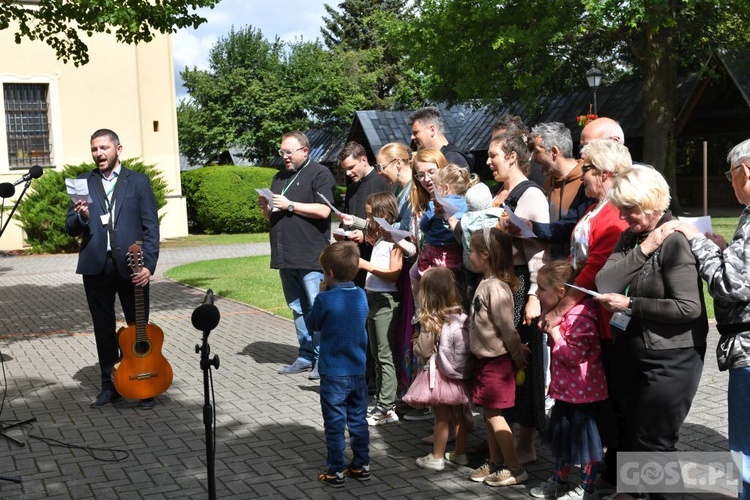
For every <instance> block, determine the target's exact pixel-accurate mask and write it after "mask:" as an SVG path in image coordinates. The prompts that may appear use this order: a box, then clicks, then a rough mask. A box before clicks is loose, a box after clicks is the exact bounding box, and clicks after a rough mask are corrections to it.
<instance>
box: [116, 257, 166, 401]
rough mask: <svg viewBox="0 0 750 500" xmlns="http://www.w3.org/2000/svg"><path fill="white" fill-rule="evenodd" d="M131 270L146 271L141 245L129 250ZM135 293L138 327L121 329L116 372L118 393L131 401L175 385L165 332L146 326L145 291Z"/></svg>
mask: <svg viewBox="0 0 750 500" xmlns="http://www.w3.org/2000/svg"><path fill="white" fill-rule="evenodd" d="M128 266H129V267H130V270H131V271H132V272H133V274H137V273H139V272H140V271H141V269H142V268H143V252H142V251H141V247H140V245H138V242H136V243H134V244H132V245H130V247H128ZM134 289H135V325H128V326H127V327H123V328H120V330H119V331H118V332H117V336H118V337H117V339H118V342H119V344H120V351H121V357H120V360H119V361H118V362H117V363H116V364H115V367H114V369H113V370H112V381H113V382H114V384H115V389H117V392H119V393H120V394H121V395H123V396H124V397H126V398H128V399H148V398H153V397H155V396H158V395H159V394H161V393H163V392H164V391H166V390H167V389H168V388H169V386H170V385H172V377H173V373H172V367H171V366H170V365H169V362H168V361H167V359H166V358H165V357H164V356H163V355H162V353H161V348H162V345H163V344H164V332H163V331H162V329H161V328H159V327H158V326H156V325H154V324H147V323H146V304H145V300H144V296H143V287H140V286H134Z"/></svg>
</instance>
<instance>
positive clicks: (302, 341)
mask: <svg viewBox="0 0 750 500" xmlns="http://www.w3.org/2000/svg"><path fill="white" fill-rule="evenodd" d="M309 152H310V142H309V141H308V139H307V136H306V135H305V134H303V133H302V132H299V131H294V132H288V133H286V134H284V136H283V137H282V138H281V149H279V155H281V157H282V158H283V159H284V166H285V169H284V170H281V171H280V172H279V173H277V174H276V175H275V176H274V178H273V181H271V191H272V192H273V193H274V196H273V201H272V202H269V200H267V199H266V198H265V197H263V196H261V197H260V198H258V206H259V207H260V208H261V210H263V217H265V218H266V220H267V221H269V222H270V229H269V235H270V240H271V267H272V268H274V269H278V270H279V277H280V278H281V286H282V288H283V289H284V298H285V300H286V302H287V304H288V305H289V309H291V310H292V313H293V314H294V326H295V328H296V330H297V340H298V341H299V353H298V355H297V359H296V360H295V361H294V363H292V364H291V365H289V366H285V367H283V368H281V369H280V370H279V373H282V374H292V373H300V372H303V371H307V370H310V369H313V371H312V372H311V373H310V378H313V379H315V378H319V377H318V375H317V369H318V367H317V360H318V341H317V339H316V338H314V336H313V335H312V332H308V330H307V326H306V324H305V320H306V318H307V315H308V314H309V313H310V309H311V308H312V304H313V301H314V300H315V296H316V295H317V294H318V291H319V287H320V282H321V280H322V279H323V273H322V272H321V269H320V264H319V263H318V256H319V255H320V252H322V251H323V249H324V248H325V247H326V246H328V244H329V243H330V239H331V220H330V215H331V209H330V208H329V207H328V205H326V204H325V203H324V202H323V201H322V200H321V198H320V196H319V195H318V193H320V194H322V195H323V196H325V197H326V198H327V199H328V200H329V201H330V200H333V188H334V184H335V182H334V179H333V174H331V171H330V170H329V169H328V168H327V167H324V166H323V165H320V164H319V163H315V162H313V161H311V160H310V158H309V156H308V155H309ZM314 365H315V366H314ZM313 366H314V368H313Z"/></svg>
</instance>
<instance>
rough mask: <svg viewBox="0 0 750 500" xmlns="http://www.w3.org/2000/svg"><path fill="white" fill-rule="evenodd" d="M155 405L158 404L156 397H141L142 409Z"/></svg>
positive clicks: (148, 408)
mask: <svg viewBox="0 0 750 500" xmlns="http://www.w3.org/2000/svg"><path fill="white" fill-rule="evenodd" d="M154 406H156V399H154V398H148V399H141V409H142V410H150V409H152V408H153V407H154Z"/></svg>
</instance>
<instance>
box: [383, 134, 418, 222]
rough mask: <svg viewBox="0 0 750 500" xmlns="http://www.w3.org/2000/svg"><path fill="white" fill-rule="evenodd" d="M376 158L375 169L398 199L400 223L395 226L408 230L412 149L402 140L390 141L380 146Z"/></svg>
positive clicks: (398, 219)
mask: <svg viewBox="0 0 750 500" xmlns="http://www.w3.org/2000/svg"><path fill="white" fill-rule="evenodd" d="M375 159H376V161H377V163H376V164H375V170H376V171H377V173H378V174H379V175H380V176H381V177H382V178H383V179H385V182H387V183H388V185H389V186H391V189H392V193H393V195H394V196H395V197H396V199H397V200H398V217H396V222H397V223H398V224H394V227H395V228H396V229H402V230H404V231H408V230H409V217H410V216H411V205H410V204H409V192H410V191H411V181H412V172H411V150H410V149H409V148H408V147H407V146H405V145H404V144H401V143H400V142H389V143H388V144H386V145H385V146H383V147H382V148H380V151H378V154H377V156H376V157H375Z"/></svg>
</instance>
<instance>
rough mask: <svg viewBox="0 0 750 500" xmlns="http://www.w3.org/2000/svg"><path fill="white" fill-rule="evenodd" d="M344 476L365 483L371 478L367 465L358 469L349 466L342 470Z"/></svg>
mask: <svg viewBox="0 0 750 500" xmlns="http://www.w3.org/2000/svg"><path fill="white" fill-rule="evenodd" d="M344 475H345V476H347V477H353V478H354V479H356V480H357V481H367V480H369V479H370V478H371V477H372V475H371V474H370V466H369V464H368V465H362V466H360V467H354V466H353V465H352V464H349V465H347V466H346V469H345V470H344Z"/></svg>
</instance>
